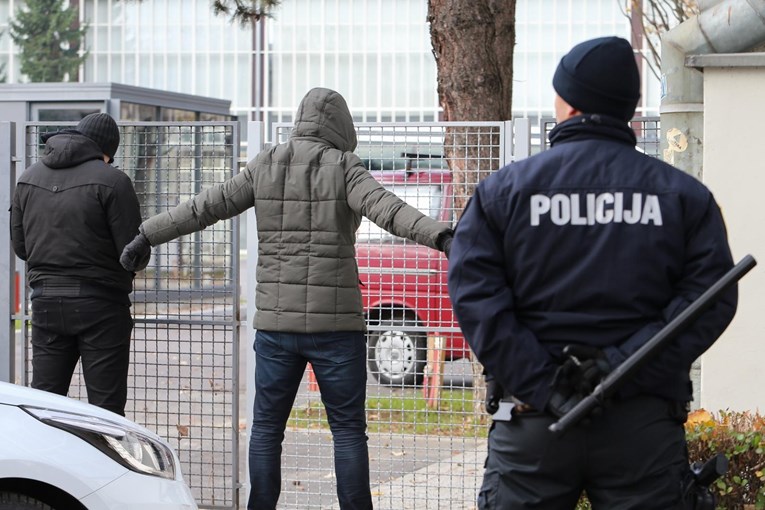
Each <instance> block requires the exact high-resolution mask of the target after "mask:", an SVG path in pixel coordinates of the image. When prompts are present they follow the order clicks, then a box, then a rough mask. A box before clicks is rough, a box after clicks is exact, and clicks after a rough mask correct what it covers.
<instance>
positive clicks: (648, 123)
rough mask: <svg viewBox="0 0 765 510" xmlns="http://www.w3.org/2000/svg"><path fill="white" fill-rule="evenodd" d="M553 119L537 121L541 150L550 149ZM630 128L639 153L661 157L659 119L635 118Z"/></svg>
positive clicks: (553, 125) (546, 118) (545, 118)
mask: <svg viewBox="0 0 765 510" xmlns="http://www.w3.org/2000/svg"><path fill="white" fill-rule="evenodd" d="M555 125H556V122H555V119H553V118H551V117H544V118H542V119H540V121H539V131H540V133H541V135H542V136H540V143H541V144H542V146H541V149H542V150H544V149H549V148H550V139H549V135H550V131H552V129H553V128H554V127H555ZM630 127H632V130H633V131H634V132H635V136H636V137H637V147H638V149H639V150H640V151H642V152H643V153H645V154H648V155H649V156H653V157H655V158H660V157H661V149H660V145H661V140H660V139H659V137H660V135H661V131H660V128H659V117H635V118H634V119H632V120H631V121H630Z"/></svg>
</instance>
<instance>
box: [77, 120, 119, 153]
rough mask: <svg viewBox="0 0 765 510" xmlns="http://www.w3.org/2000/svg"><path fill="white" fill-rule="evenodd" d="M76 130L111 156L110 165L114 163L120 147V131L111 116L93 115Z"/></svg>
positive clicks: (81, 122)
mask: <svg viewBox="0 0 765 510" xmlns="http://www.w3.org/2000/svg"><path fill="white" fill-rule="evenodd" d="M75 129H76V130H77V131H79V132H80V133H82V134H83V135H85V136H87V137H88V138H90V139H91V140H93V141H94V142H96V144H97V145H98V147H99V148H100V149H101V151H102V152H103V153H104V154H106V155H107V156H109V163H112V162H113V161H114V155H115V154H116V153H117V147H119V146H120V130H119V128H118V127H117V123H116V122H115V121H114V119H113V118H112V117H111V115H109V114H108V113H91V114H90V115H88V116H86V117H84V118H83V119H82V120H81V121H80V123H79V124H77V127H76V128H75Z"/></svg>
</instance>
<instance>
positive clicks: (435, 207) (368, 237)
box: [356, 165, 470, 385]
mask: <svg viewBox="0 0 765 510" xmlns="http://www.w3.org/2000/svg"><path fill="white" fill-rule="evenodd" d="M409 166H410V165H407V168H406V169H404V170H382V171H372V174H373V175H374V176H375V178H377V179H378V180H379V181H380V182H381V183H382V184H383V185H384V186H385V187H386V188H387V189H389V190H390V191H392V192H393V193H395V194H396V195H397V196H399V197H400V198H401V199H403V200H404V201H406V202H407V203H409V204H410V205H412V206H413V207H416V208H417V209H419V210H420V211H422V212H423V213H425V214H427V215H429V216H430V217H432V218H434V219H437V220H439V221H443V222H445V223H453V207H452V198H453V193H452V178H451V174H450V172H449V170H448V169H442V168H438V169H431V168H426V169H422V170H420V169H416V168H415V169H412V168H409ZM356 258H357V261H358V265H359V277H360V285H361V295H362V298H363V303H364V312H365V314H366V318H367V324H368V326H369V336H368V338H369V341H368V363H369V369H370V371H371V373H372V374H373V375H374V376H375V378H376V379H377V380H378V381H379V382H380V383H381V384H386V385H413V384H420V383H421V382H422V378H423V369H424V367H425V363H426V356H427V337H428V336H430V335H434V336H441V337H444V339H445V346H446V352H445V359H446V360H447V361H451V360H457V359H461V358H467V357H469V355H470V350H469V347H468V345H467V343H466V342H465V340H464V338H463V337H462V335H461V333H459V329H458V325H457V323H456V320H455V318H454V315H453V313H452V306H451V301H450V300H449V294H448V291H447V285H446V271H447V260H446V256H444V255H443V254H442V253H441V252H439V251H436V250H432V249H430V248H426V247H424V246H420V245H418V244H416V243H414V242H412V241H408V240H404V239H401V238H399V237H395V236H392V235H390V234H388V233H387V232H385V231H384V230H382V229H380V228H379V227H377V225H375V224H373V223H372V222H370V221H369V220H367V219H366V218H365V219H364V220H363V222H362V225H361V227H360V228H359V232H358V236H357V242H356Z"/></svg>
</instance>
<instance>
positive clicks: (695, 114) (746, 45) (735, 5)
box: [659, 0, 765, 179]
mask: <svg viewBox="0 0 765 510" xmlns="http://www.w3.org/2000/svg"><path fill="white" fill-rule="evenodd" d="M701 6H702V8H705V10H703V11H702V12H701V13H700V14H698V15H697V16H694V17H693V18H690V19H688V20H686V21H685V22H683V23H681V24H680V25H678V26H676V27H675V28H673V29H672V30H670V31H668V32H666V33H665V34H664V35H662V37H661V71H662V83H661V93H662V94H661V95H662V97H661V108H660V110H659V112H660V114H661V129H662V137H661V148H662V154H663V155H664V160H665V161H667V162H668V163H671V164H673V165H675V166H676V167H677V168H679V169H681V170H683V171H685V172H687V173H689V174H692V175H694V176H696V177H697V178H699V179H700V178H701V176H702V174H703V160H702V155H703V152H702V151H703V133H704V113H703V112H704V82H703V76H702V74H701V71H698V70H696V69H692V68H689V67H686V66H685V58H686V56H687V55H698V54H709V53H739V52H742V51H746V50H749V49H751V48H753V47H754V46H756V45H758V44H760V43H762V41H763V40H765V0H722V1H719V0H706V2H702V3H701Z"/></svg>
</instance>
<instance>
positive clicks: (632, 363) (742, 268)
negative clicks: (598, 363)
mask: <svg viewBox="0 0 765 510" xmlns="http://www.w3.org/2000/svg"><path fill="white" fill-rule="evenodd" d="M756 265H757V261H756V260H755V259H754V257H752V256H751V255H747V256H746V257H744V258H743V259H741V262H739V263H738V264H736V265H735V266H733V268H732V269H731V270H730V271H728V272H727V273H725V274H724V275H723V277H722V278H720V279H719V280H717V281H716V282H715V283H714V284H713V285H712V286H711V287H709V289H707V290H706V292H704V293H703V294H702V295H700V296H699V297H698V298H697V299H696V300H695V301H694V302H693V303H691V304H690V305H689V306H688V308H686V309H685V310H683V311H682V312H681V313H680V315H678V316H677V317H675V318H674V319H672V320H671V321H670V322H669V323H668V324H667V325H666V326H664V327H663V328H662V329H661V330H660V331H659V332H658V333H656V334H655V335H654V336H652V337H651V338H650V339H649V340H648V341H647V342H646V343H645V344H643V345H642V346H641V347H640V348H639V349H638V350H637V351H635V352H634V353H632V355H631V356H630V357H628V358H627V359H626V360H624V362H623V363H622V364H621V365H619V366H618V367H616V368H615V369H614V371H613V372H611V373H610V374H608V375H607V376H606V378H605V379H603V380H602V381H601V382H600V384H598V385H597V386H596V387H595V389H594V390H593V391H592V393H591V394H589V395H587V396H586V397H584V398H583V399H582V400H581V401H580V402H579V403H578V404H577V405H575V406H574V407H573V408H572V409H571V411H569V412H568V413H566V414H565V415H563V416H561V418H560V419H559V420H558V421H556V422H555V423H553V424H552V425H550V431H551V432H556V433H560V432H565V431H566V430H567V429H569V428H570V427H572V426H573V425H575V424H577V423H579V421H581V420H582V418H584V417H585V416H587V415H588V414H590V412H592V410H593V409H595V408H596V407H597V406H598V404H599V403H600V402H602V401H603V400H604V399H606V398H607V397H609V396H611V395H612V394H613V393H614V391H616V389H617V388H618V387H619V386H621V385H622V384H623V383H624V382H625V381H626V380H627V379H629V378H630V377H631V376H632V374H634V373H635V371H636V370H637V369H639V368H640V367H641V366H643V365H644V364H645V363H646V362H647V361H649V360H650V359H651V358H653V357H654V356H655V355H656V354H657V353H658V352H659V350H661V348H662V347H663V346H664V345H665V344H666V343H668V342H669V341H670V340H672V339H673V338H675V337H676V336H677V334H678V333H680V332H681V331H683V330H684V329H685V328H687V327H688V326H689V325H690V324H691V323H692V322H693V321H695V320H696V318H697V317H698V316H699V315H701V314H702V313H703V312H705V311H706V310H707V308H709V307H710V306H712V304H713V303H714V302H715V300H716V299H717V298H718V297H720V294H722V293H723V292H724V291H725V290H727V289H728V287H730V286H731V285H733V284H734V283H736V282H737V281H739V280H740V279H741V278H742V277H743V276H744V275H745V274H746V273H748V272H749V271H750V270H751V269H752V268H753V267H754V266H756Z"/></svg>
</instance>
